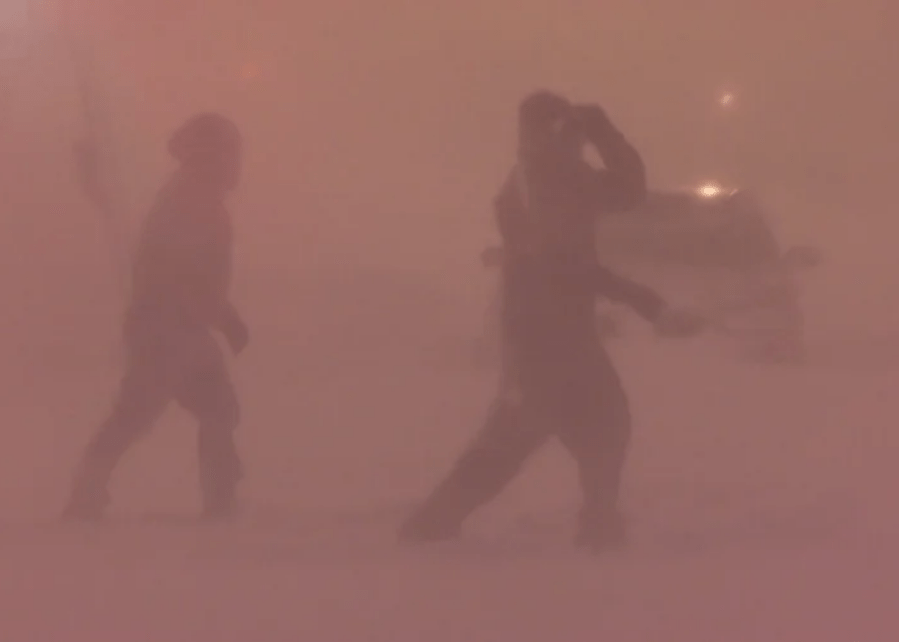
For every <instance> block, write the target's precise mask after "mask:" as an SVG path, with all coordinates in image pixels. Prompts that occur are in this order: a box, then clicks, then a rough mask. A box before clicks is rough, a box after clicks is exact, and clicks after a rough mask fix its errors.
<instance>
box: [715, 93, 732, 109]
mask: <svg viewBox="0 0 899 642" xmlns="http://www.w3.org/2000/svg"><path fill="white" fill-rule="evenodd" d="M735 100H736V96H734V95H733V94H732V93H730V92H729V91H728V92H724V93H723V94H721V95H720V96H719V97H718V104H719V105H721V106H722V107H730V106H732V105H733V104H734V101H735Z"/></svg>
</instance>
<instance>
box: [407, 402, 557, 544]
mask: <svg viewBox="0 0 899 642" xmlns="http://www.w3.org/2000/svg"><path fill="white" fill-rule="evenodd" d="M548 437H549V433H548V431H547V430H546V428H545V427H544V426H543V425H540V423H539V422H537V421H534V420H532V419H530V418H525V414H524V411H523V408H522V407H521V406H519V405H515V404H512V403H510V402H507V401H505V400H501V401H498V402H497V403H496V404H495V405H494V406H493V408H492V409H491V411H490V413H489V415H488V418H487V421H486V423H485V425H484V427H483V428H482V429H481V430H480V432H479V433H478V434H477V435H476V437H475V438H474V440H473V441H472V442H471V444H470V445H469V446H468V447H467V448H466V449H465V450H464V451H463V453H462V455H461V456H460V457H459V459H458V460H457V461H456V463H455V465H454V466H453V468H452V469H451V470H450V473H449V475H448V476H447V477H446V478H445V479H444V480H443V481H442V482H441V483H440V484H439V485H438V486H437V488H436V489H435V490H434V491H433V492H432V493H431V495H430V496H429V497H428V498H427V499H426V500H425V501H424V503H423V504H422V505H421V506H420V507H419V508H418V509H417V510H416V511H415V513H414V514H413V515H412V517H411V518H410V519H409V520H408V521H407V522H406V524H405V525H404V526H403V528H402V529H401V535H402V536H404V537H408V538H412V539H416V538H425V539H426V538H430V537H440V536H445V535H451V534H453V533H454V532H455V531H457V530H458V528H459V527H460V526H461V525H462V522H463V521H464V520H465V518H467V517H468V516H469V515H470V514H471V513H473V512H474V511H475V510H477V509H478V508H479V507H480V506H482V505H484V504H486V503H487V502H489V501H490V500H492V499H493V498H494V497H496V496H497V495H498V494H499V493H500V492H501V491H502V490H503V489H504V488H505V487H506V485H507V484H508V483H509V482H510V481H511V480H512V479H513V478H514V477H515V475H516V474H517V473H518V471H519V470H520V469H521V466H522V464H524V462H525V461H526V460H527V458H528V456H530V455H531V454H532V453H533V452H534V451H535V450H537V448H539V447H540V446H541V445H542V444H544V443H545V442H546V440H547V439H548Z"/></svg>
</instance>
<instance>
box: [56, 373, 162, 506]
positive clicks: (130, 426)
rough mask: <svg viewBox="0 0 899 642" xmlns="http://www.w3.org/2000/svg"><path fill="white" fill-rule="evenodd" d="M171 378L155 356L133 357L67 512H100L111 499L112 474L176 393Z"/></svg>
mask: <svg viewBox="0 0 899 642" xmlns="http://www.w3.org/2000/svg"><path fill="white" fill-rule="evenodd" d="M170 383H171V381H170V379H169V378H168V377H167V376H166V373H165V372H164V369H162V368H159V367H157V364H155V363H154V362H152V361H151V360H144V359H131V360H130V362H129V364H128V366H127V369H126V371H125V375H124V376H123V377H122V381H121V383H120V386H119V390H118V393H117V395H116V399H115V401H114V402H113V407H112V411H111V412H110V414H109V416H108V417H107V419H106V420H105V421H104V422H103V424H102V425H101V427H100V429H99V431H98V432H97V433H96V434H95V435H94V437H93V438H92V439H91V441H90V442H89V443H88V446H87V448H86V449H85V452H84V454H83V456H82V459H81V462H80V464H79V466H78V468H77V470H76V473H75V479H74V483H73V488H72V496H71V498H70V501H69V506H68V507H67V509H66V512H67V513H69V514H71V515H73V516H74V515H83V516H97V515H99V513H101V512H102V511H103V509H104V508H105V506H106V504H107V503H108V490H107V486H108V484H109V480H110V477H111V476H112V473H113V471H114V470H115V468H116V466H117V465H118V463H119V461H120V460H121V458H122V456H123V455H124V454H125V453H126V452H127V450H128V449H129V448H130V447H131V446H132V445H133V444H134V443H135V442H136V441H137V440H138V439H139V438H141V437H142V436H144V435H145V434H146V433H148V432H149V431H150V429H151V428H152V427H153V424H154V423H155V422H156V420H157V419H158V418H159V417H160V416H161V415H162V413H163V412H164V411H165V408H166V406H167V405H168V403H169V402H170V400H171V399H172V397H173V389H172V387H171V386H170Z"/></svg>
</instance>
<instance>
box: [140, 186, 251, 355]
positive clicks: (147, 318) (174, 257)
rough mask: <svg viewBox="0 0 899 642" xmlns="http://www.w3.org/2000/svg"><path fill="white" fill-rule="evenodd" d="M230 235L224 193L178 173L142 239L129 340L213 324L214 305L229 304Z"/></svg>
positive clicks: (165, 189) (161, 196)
mask: <svg viewBox="0 0 899 642" xmlns="http://www.w3.org/2000/svg"><path fill="white" fill-rule="evenodd" d="M232 235H233V230H232V223H231V218H230V215H229V213H228V211H227V210H226V209H225V206H224V204H223V203H222V202H221V199H220V194H218V193H217V192H216V191H215V190H213V189H210V188H209V187H208V186H206V185H204V183H202V182H200V181H197V180H195V179H194V178H193V177H192V176H190V175H189V174H188V173H185V172H181V173H178V174H176V175H175V176H174V177H173V178H172V179H171V180H170V181H169V183H168V184H167V185H166V186H165V187H163V189H162V190H161V191H160V193H159V195H158V196H157V198H156V201H155V203H154V204H153V207H152V209H151V210H150V213H149V214H148V216H147V218H146V220H145V221H144V225H143V228H142V230H141V234H140V237H139V239H138V244H137V247H136V251H135V256H134V263H133V268H132V296H131V304H130V306H129V310H128V318H127V325H126V334H127V335H128V337H129V339H132V340H134V339H139V338H140V337H142V336H145V335H147V334H152V335H157V336H164V335H165V334H166V333H167V332H172V331H186V330H205V329H207V328H209V327H210V326H211V325H214V323H213V319H212V316H213V315H214V312H212V311H211V310H210V303H211V302H217V301H225V300H227V293H228V289H229V286H230V281H231V271H232V266H231V260H232V259H231V256H232V246H233V239H232Z"/></svg>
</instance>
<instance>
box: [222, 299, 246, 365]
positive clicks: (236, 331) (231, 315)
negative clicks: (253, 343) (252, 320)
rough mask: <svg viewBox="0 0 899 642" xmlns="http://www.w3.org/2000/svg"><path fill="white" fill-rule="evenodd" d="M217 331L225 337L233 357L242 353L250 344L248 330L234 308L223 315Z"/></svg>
mask: <svg viewBox="0 0 899 642" xmlns="http://www.w3.org/2000/svg"><path fill="white" fill-rule="evenodd" d="M219 329H220V330H221V332H222V334H224V335H225V339H226V340H227V341H228V345H229V346H231V352H233V353H234V354H235V355H238V354H240V353H241V352H243V351H244V349H245V348H246V347H247V345H249V343H250V330H249V328H248V327H247V324H246V323H244V320H243V319H242V318H241V317H240V314H238V312H237V310H235V309H234V308H230V309H229V310H228V313H227V314H225V317H224V319H222V323H221V324H220V327H219Z"/></svg>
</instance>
